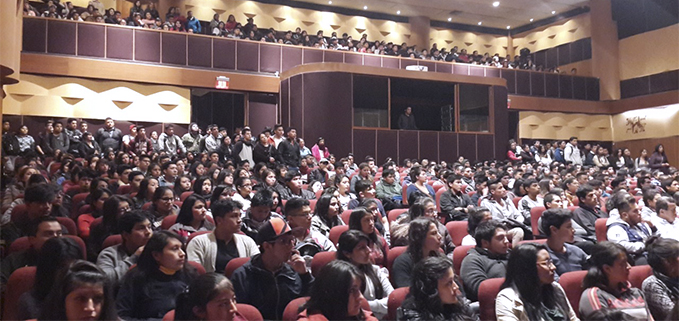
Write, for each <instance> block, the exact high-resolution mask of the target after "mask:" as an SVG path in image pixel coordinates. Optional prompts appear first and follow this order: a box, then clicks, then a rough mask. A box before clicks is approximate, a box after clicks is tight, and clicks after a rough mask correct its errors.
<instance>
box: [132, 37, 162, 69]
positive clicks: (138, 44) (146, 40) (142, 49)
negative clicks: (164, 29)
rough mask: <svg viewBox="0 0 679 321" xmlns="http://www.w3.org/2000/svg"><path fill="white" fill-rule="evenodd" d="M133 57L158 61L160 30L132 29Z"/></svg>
mask: <svg viewBox="0 0 679 321" xmlns="http://www.w3.org/2000/svg"><path fill="white" fill-rule="evenodd" d="M134 59H135V60H140V61H147V62H158V63H159V62H160V32H155V31H142V30H137V29H135V30H134Z"/></svg>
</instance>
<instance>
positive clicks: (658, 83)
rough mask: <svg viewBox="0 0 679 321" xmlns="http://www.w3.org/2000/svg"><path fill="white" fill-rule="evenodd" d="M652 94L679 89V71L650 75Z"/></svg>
mask: <svg viewBox="0 0 679 321" xmlns="http://www.w3.org/2000/svg"><path fill="white" fill-rule="evenodd" d="M649 78H650V83H651V86H650V87H651V93H652V94H654V93H659V92H663V91H670V90H677V89H679V70H673V71H667V72H663V73H659V74H655V75H650V76H649Z"/></svg>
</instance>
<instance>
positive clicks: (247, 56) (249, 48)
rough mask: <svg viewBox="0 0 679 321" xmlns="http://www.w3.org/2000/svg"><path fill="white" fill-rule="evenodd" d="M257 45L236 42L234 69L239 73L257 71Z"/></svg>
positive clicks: (255, 43) (254, 43)
mask: <svg viewBox="0 0 679 321" xmlns="http://www.w3.org/2000/svg"><path fill="white" fill-rule="evenodd" d="M258 57H259V43H258V42H248V41H238V42H236V63H237V64H236V69H237V70H239V71H259V66H257V65H258V64H259V59H258Z"/></svg>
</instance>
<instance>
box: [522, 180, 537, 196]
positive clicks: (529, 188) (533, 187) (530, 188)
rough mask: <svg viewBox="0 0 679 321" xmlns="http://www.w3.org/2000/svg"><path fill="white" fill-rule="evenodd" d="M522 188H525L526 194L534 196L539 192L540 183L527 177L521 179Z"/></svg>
mask: <svg viewBox="0 0 679 321" xmlns="http://www.w3.org/2000/svg"><path fill="white" fill-rule="evenodd" d="M523 188H524V189H525V190H526V193H527V194H528V196H532V197H536V196H538V195H539V194H540V184H538V181H537V180H535V179H527V180H524V181H523Z"/></svg>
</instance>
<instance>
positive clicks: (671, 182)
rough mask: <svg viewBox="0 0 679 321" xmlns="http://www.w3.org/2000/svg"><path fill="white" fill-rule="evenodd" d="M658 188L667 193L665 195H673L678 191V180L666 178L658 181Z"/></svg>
mask: <svg viewBox="0 0 679 321" xmlns="http://www.w3.org/2000/svg"><path fill="white" fill-rule="evenodd" d="M660 187H661V188H662V189H664V190H665V192H667V194H670V195H674V193H676V192H678V191H679V178H675V179H672V178H666V179H663V180H661V181H660Z"/></svg>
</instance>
